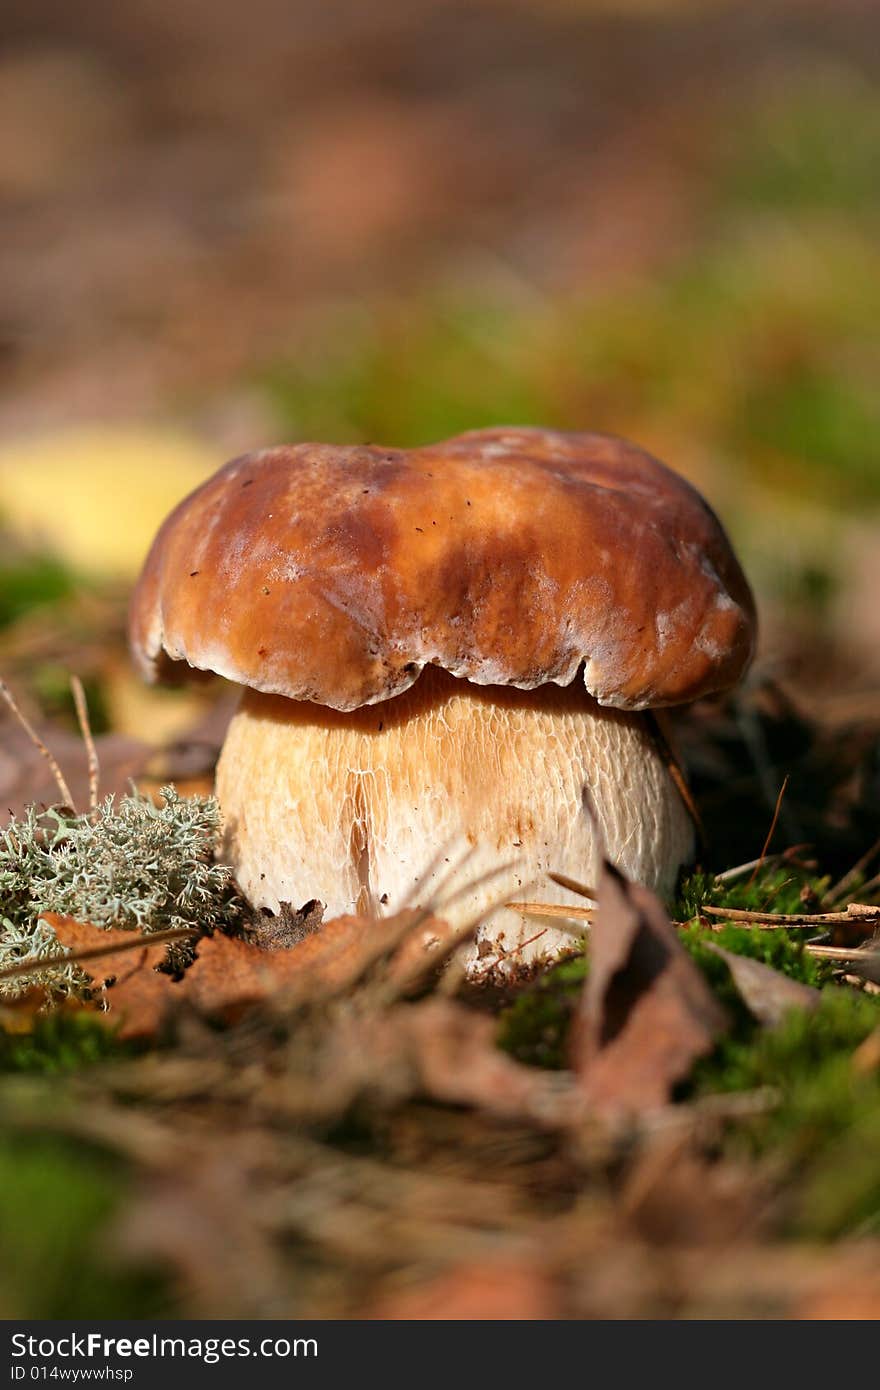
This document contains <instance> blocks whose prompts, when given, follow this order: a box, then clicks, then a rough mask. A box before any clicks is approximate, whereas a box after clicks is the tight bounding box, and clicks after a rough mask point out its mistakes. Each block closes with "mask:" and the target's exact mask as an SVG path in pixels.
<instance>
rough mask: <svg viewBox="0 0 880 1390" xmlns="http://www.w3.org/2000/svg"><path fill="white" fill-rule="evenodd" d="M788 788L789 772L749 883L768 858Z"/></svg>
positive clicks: (783, 780)
mask: <svg viewBox="0 0 880 1390" xmlns="http://www.w3.org/2000/svg"><path fill="white" fill-rule="evenodd" d="M787 789H788V773H786V774H785V776H784V778H783V779H782V786H781V787H780V788H779V795H778V796H777V798H776V805H775V807H774V808H773V819H772V820H771V822H770V829H769V830H768V831H767V838H766V840H765V841H764V846H763V849H762V850H761V853H760V854H759V855H758V862H757V863H756V864H755V867H754V869H753V870H752V876H751V878H750V879H749V885H751V884H753V883H754V881H755V879H756V878H757V877H758V874H759V873H760V871H761V868H762V866H763V864H764V861H765V860H766V858H767V851H768V849H769V848H770V842H771V841H772V839H773V836H774V835H775V834H776V826H777V824H778V822H779V813H780V811H781V810H782V803H783V800H784V799H785V793H786V791H787Z"/></svg>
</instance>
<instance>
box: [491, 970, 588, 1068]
mask: <svg viewBox="0 0 880 1390" xmlns="http://www.w3.org/2000/svg"><path fill="white" fill-rule="evenodd" d="M587 968H588V967H587V960H586V957H584V956H574V957H572V958H571V959H569V960H564V961H562V962H560V964H559V965H555V966H553V968H552V969H551V970H548V971H547V973H546V974H545V975H541V976H540V977H539V978H538V979H537V980H536V981H535V982H534V984H532V985H531V986H530V987H529V988H528V989H527V990H525V991H524V993H522V994H521V995H520V996H519V997H518V998H517V999H515V1000H514V1002H513V1003H512V1004H511V1005H509V1007H508V1008H506V1009H505V1010H504V1012H503V1013H502V1015H501V1019H500V1023H499V1031H498V1044H499V1046H500V1047H502V1048H503V1049H504V1050H505V1051H506V1052H509V1053H510V1054H511V1055H512V1056H513V1057H516V1058H517V1060H518V1061H520V1062H525V1063H526V1064H528V1065H530V1066H536V1067H548V1068H552V1069H554V1070H558V1069H560V1068H562V1067H564V1066H566V1042H567V1039H568V1032H569V1028H570V1025H571V1019H572V1014H573V1012H574V1010H575V1008H576V1007H577V1002H578V999H579V998H580V995H581V992H582V990H583V985H584V980H585V979H586V978H587Z"/></svg>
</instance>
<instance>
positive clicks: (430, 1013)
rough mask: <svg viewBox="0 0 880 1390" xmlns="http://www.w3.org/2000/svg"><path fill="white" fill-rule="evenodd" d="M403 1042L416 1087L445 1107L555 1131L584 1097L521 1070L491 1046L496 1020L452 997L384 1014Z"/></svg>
mask: <svg viewBox="0 0 880 1390" xmlns="http://www.w3.org/2000/svg"><path fill="white" fill-rule="evenodd" d="M388 1018H389V1023H390V1025H391V1026H393V1027H394V1028H395V1029H396V1030H397V1032H398V1034H399V1036H400V1038H401V1039H402V1040H404V1039H405V1040H406V1041H407V1042H408V1045H409V1048H410V1050H411V1058H412V1062H413V1064H414V1065H415V1067H416V1069H417V1073H418V1082H419V1089H420V1090H421V1091H422V1093H423V1094H425V1095H427V1096H429V1097H430V1098H431V1099H432V1100H437V1101H441V1102H443V1103H444V1104H446V1105H467V1106H472V1107H475V1108H477V1109H480V1110H482V1111H483V1112H484V1113H485V1114H489V1115H496V1116H497V1117H498V1118H499V1119H508V1120H526V1119H527V1120H529V1121H531V1123H532V1124H535V1125H538V1126H539V1127H542V1128H543V1127H547V1128H555V1127H557V1126H560V1125H565V1124H567V1123H570V1122H572V1121H574V1120H575V1119H577V1118H578V1117H579V1116H580V1115H581V1114H582V1111H583V1099H582V1097H581V1096H580V1095H579V1093H578V1092H577V1090H576V1089H575V1088H574V1087H573V1086H572V1083H571V1081H570V1080H569V1078H568V1077H567V1076H564V1075H563V1076H560V1075H558V1074H554V1073H552V1072H544V1071H540V1070H539V1069H537V1068H535V1067H526V1066H523V1065H522V1064H521V1063H520V1062H515V1061H514V1060H513V1058H512V1057H508V1056H507V1055H506V1054H505V1053H504V1052H501V1051H500V1050H499V1048H498V1046H497V1044H496V1034H497V1024H496V1021H495V1020H494V1019H493V1018H491V1017H489V1016H487V1015H486V1014H481V1013H477V1012H476V1011H475V1010H474V1009H469V1008H466V1007H465V1006H464V1005H463V1004H459V1003H457V1002H456V1001H455V1000H452V999H438V998H434V999H426V1000H425V1001H424V1002H423V1003H421V1004H418V1005H415V1006H404V1007H402V1008H400V1009H397V1010H396V1011H395V1013H394V1015H389V1016H388Z"/></svg>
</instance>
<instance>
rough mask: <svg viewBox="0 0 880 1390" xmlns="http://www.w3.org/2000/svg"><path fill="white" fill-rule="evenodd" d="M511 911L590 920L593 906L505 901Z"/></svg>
mask: <svg viewBox="0 0 880 1390" xmlns="http://www.w3.org/2000/svg"><path fill="white" fill-rule="evenodd" d="M504 906H505V907H509V908H510V910H511V911H512V912H521V913H522V915H523V917H561V918H563V919H565V918H568V920H569V921H571V922H586V923H587V925H589V924H590V922H592V920H593V917H594V916H595V914H596V908H595V907H567V906H566V904H565V903H505V904H504Z"/></svg>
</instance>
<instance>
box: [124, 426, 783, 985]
mask: <svg viewBox="0 0 880 1390" xmlns="http://www.w3.org/2000/svg"><path fill="white" fill-rule="evenodd" d="M130 632H131V644H132V649H133V653H134V656H135V659H136V661H137V663H138V665H139V667H140V669H141V671H142V672H143V674H144V675H145V676H146V677H147V678H148V679H157V678H159V677H160V676H161V675H162V674H163V673H164V672H166V670H167V668H168V666H169V663H173V662H177V661H185V662H188V663H189V665H190V666H191V667H196V668H198V669H200V670H206V671H214V672H217V673H218V674H220V675H221V676H225V677H226V678H227V679H229V680H231V681H234V682H237V683H238V684H239V685H241V686H242V687H243V688H244V689H243V694H242V698H241V702H240V705H239V708H238V712H237V713H236V714H235V716H234V717H233V720H232V723H231V725H230V728H229V731H228V734H227V737H226V742H225V745H224V748H223V752H222V755H221V758H220V762H219V765H218V769H217V794H218V797H219V800H220V805H221V810H222V813H223V817H224V826H225V851H226V853H227V855H228V856H229V858H230V860H231V862H232V864H233V865H234V867H235V871H236V876H237V879H238V882H239V884H240V885H241V888H242V890H243V891H244V893H245V894H246V896H247V897H248V899H249V900H250V901H251V902H252V903H254V904H255V905H259V906H265V907H268V908H270V909H277V908H278V906H279V904H280V903H282V902H294V903H299V902H304V901H306V900H309V899H313V898H316V899H318V900H319V901H320V902H322V903H323V904H324V906H325V909H326V911H327V913H328V914H334V915H335V914H337V913H344V912H351V911H356V910H359V911H364V910H372V911H377V912H382V911H385V910H387V911H389V912H390V911H394V910H396V909H397V908H399V907H400V906H401V905H402V904H404V903H412V902H415V901H419V900H423V901H424V900H427V899H429V898H430V897H431V895H432V892H433V891H434V889H435V888H436V886H437V884H438V883H439V882H440V881H441V880H442V879H444V878H445V877H448V875H449V872H450V866H449V863H448V862H447V861H448V860H449V858H450V857H451V854H452V848H451V847H452V846H453V845H454V844H455V843H456V842H458V843H464V842H466V843H467V844H468V845H469V846H471V847H472V853H471V856H470V858H469V860H468V869H467V877H468V881H469V883H470V884H471V886H470V887H467V885H465V887H464V888H463V890H462V891H461V893H460V895H459V896H458V897H457V898H456V900H455V902H454V904H452V905H451V906H450V907H449V909H448V910H447V912H446V913H445V915H446V916H447V917H449V918H450V919H451V920H452V921H453V922H454V923H459V922H464V921H465V920H467V919H472V918H474V917H477V916H482V915H485V918H486V919H485V921H484V922H483V924H482V925H481V927H480V932H479V937H480V943H481V944H478V947H477V948H476V952H477V954H479V956H480V958H481V959H482V960H486V959H488V960H489V961H490V962H492V961H495V960H499V959H506V960H508V961H510V960H514V959H515V960H516V961H524V960H529V959H532V958H535V957H545V956H552V955H555V954H558V953H560V952H561V951H563V950H564V949H566V948H567V947H570V946H571V944H572V936H571V932H572V926H571V924H570V923H567V922H566V921H565V920H564V919H560V918H555V917H554V918H552V919H551V918H548V919H547V920H546V921H536V920H535V918H534V917H533V916H531V915H527V914H523V913H522V912H520V911H518V910H516V909H511V908H507V907H500V908H499V907H497V904H498V901H499V895H501V901H502V902H503V901H505V894H506V898H507V899H511V898H512V899H519V900H522V898H523V895H524V894H525V893H526V891H527V890H528V889H531V890H532V894H533V897H534V896H537V898H539V900H540V901H541V902H542V903H550V904H554V903H555V904H568V905H572V904H573V903H574V902H575V899H574V897H573V896H572V894H571V892H570V891H568V890H566V889H565V888H562V887H560V886H559V885H557V884H556V883H555V882H553V881H550V880H548V878H547V875H548V872H552V871H554V870H556V871H558V872H561V873H563V874H568V875H570V876H573V877H576V878H578V879H580V880H582V881H583V880H587V881H589V880H590V877H591V875H592V873H593V871H594V868H595V863H596V855H597V842H598V841H599V839H601V842H602V844H603V846H604V848H605V850H606V852H607V853H608V854H609V855H610V856H611V858H613V859H614V860H615V861H616V862H617V863H618V864H619V865H620V867H621V869H622V870H624V871H625V872H626V873H627V874H628V875H629V876H630V877H631V878H633V879H635V880H637V881H639V882H641V883H644V884H647V885H648V886H649V887H651V888H653V889H655V890H657V891H659V892H661V893H664V892H668V891H669V890H670V889H671V888H672V887H673V885H674V882H675V879H676V876H677V874H678V871H679V869H680V868H681V866H682V865H683V864H685V863H686V862H687V861H688V860H689V858H690V857H691V856H692V853H693V847H694V831H693V824H692V821H691V818H690V815H689V812H688V809H687V807H686V805H685V803H684V801H683V799H682V795H681V793H680V791H679V789H678V787H677V786H676V783H675V781H674V779H673V777H672V776H671V775H670V770H669V766H668V759H667V758H666V757H665V756H664V753H663V750H662V748H661V747H660V746H659V744H658V740H657V738H656V737H655V736H654V730H653V720H652V716H651V715H650V714H646V713H645V711H651V710H654V709H657V708H659V707H662V706H667V705H674V704H679V703H682V702H686V701H691V700H694V699H696V698H697V697H698V696H701V695H706V694H708V693H710V692H713V691H718V690H722V689H724V688H726V687H728V686H730V685H732V684H733V683H734V682H735V681H736V680H737V679H738V678H739V677H740V675H741V674H742V672H743V671H744V669H745V667H746V666H747V664H748V662H749V660H750V658H751V655H752V649H753V644H754V638H755V610H754V603H753V599H752V595H751V592H750V590H749V587H748V584H747V582H746V580H745V578H744V576H743V574H742V571H741V569H740V567H739V564H738V563H737V560H736V558H735V556H734V554H733V551H732V549H731V546H730V543H729V541H728V540H727V537H726V536H725V534H724V531H723V530H722V528H721V525H720V523H719V522H718V520H717V519H716V517H715V516H714V514H713V513H712V512H711V510H710V509H709V507H708V506H707V504H706V503H705V502H704V501H703V500H702V498H701V497H700V496H699V494H698V493H697V492H696V491H695V490H694V489H693V488H692V487H691V486H690V485H689V484H688V483H687V482H685V481H684V480H683V479H682V478H680V477H678V476H677V475H676V474H675V473H673V472H671V471H670V470H669V469H668V468H666V467H665V466H664V465H663V464H661V463H659V462H658V461H657V460H656V459H654V458H652V457H651V456H650V455H648V454H646V453H644V452H643V451H642V450H641V449H639V448H637V447H636V446H635V445H633V444H629V443H627V442H625V441H623V440H620V439H615V438H612V437H609V436H605V435H599V434H563V433H558V432H555V431H550V430H541V429H491V430H478V431H473V432H471V433H468V434H463V435H460V436H458V437H457V438H454V439H451V440H449V441H447V442H445V443H442V444H435V445H431V446H430V447H424V448H417V449H412V450H409V451H404V450H396V449H382V448H377V447H373V446H365V447H351V448H341V447H333V446H329V445H323V444H298V445H294V446H292V447H286V448H274V449H268V450H265V451H263V452H261V453H255V454H250V455H247V456H245V457H243V458H239V459H235V460H233V461H232V462H231V463H228V464H227V465H226V466H225V467H224V468H221V469H220V471H219V472H218V473H216V474H215V475H214V477H213V478H211V479H209V481H208V482H206V483H204V484H203V485H202V486H201V487H200V488H198V489H197V490H196V491H195V492H193V493H192V494H191V495H190V496H189V497H188V498H187V499H186V500H185V501H183V502H182V503H181V504H180V505H179V506H178V507H177V509H176V510H175V511H174V512H172V514H171V515H170V516H169V517H168V519H167V521H166V522H165V524H164V525H163V527H162V529H161V530H160V531H159V534H158V536H157V537H156V539H155V541H154V543H153V547H152V550H151V551H150V554H149V557H148V559H147V561H146V564H145V567H144V570H143V573H142V575H141V578H140V580H139V582H138V585H137V588H136V591H135V593H134V597H133V602H132V609H131V627H130ZM579 672H581V673H582V679H581V678H579ZM584 788H586V789H587V791H588V793H589V797H590V800H591V802H592V805H593V807H594V808H595V823H594V822H593V820H592V819H591V818H589V817H587V816H585V814H584V812H583V808H582V793H583V790H584ZM505 861H515V864H514V868H513V869H512V870H511V874H510V876H509V877H508V878H507V880H506V881H505V882H506V888H505V887H504V886H503V885H500V884H499V882H498V881H497V880H492V879H491V878H488V877H484V876H485V875H487V874H489V873H490V872H491V871H493V870H494V869H496V868H497V867H498V865H499V863H501V862H505ZM481 880H484V881H481ZM493 907H496V910H494V911H492V909H493Z"/></svg>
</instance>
